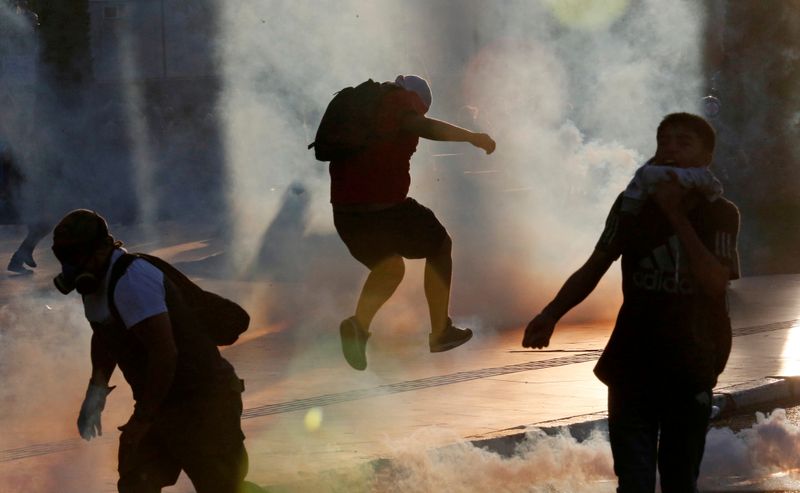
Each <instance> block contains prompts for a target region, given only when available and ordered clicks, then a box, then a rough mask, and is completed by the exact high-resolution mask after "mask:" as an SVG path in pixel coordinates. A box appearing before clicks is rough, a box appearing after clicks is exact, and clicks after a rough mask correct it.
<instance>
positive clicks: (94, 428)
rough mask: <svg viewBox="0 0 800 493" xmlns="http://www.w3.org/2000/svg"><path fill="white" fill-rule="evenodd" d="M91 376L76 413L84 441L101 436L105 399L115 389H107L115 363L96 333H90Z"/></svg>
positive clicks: (79, 431) (79, 430)
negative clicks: (101, 416) (79, 408)
mask: <svg viewBox="0 0 800 493" xmlns="http://www.w3.org/2000/svg"><path fill="white" fill-rule="evenodd" d="M90 353H91V358H92V376H91V377H90V379H89V386H88V387H87V388H86V396H85V397H84V398H83V403H82V404H81V410H80V412H79V413H78V433H79V434H80V435H81V438H83V439H84V440H86V441H89V440H91V439H92V438H94V437H95V436H101V435H102V434H103V425H102V421H101V418H100V415H101V414H102V412H103V409H105V406H106V397H107V396H108V394H110V393H111V391H112V390H114V388H115V387H109V386H108V381H109V379H110V378H111V374H112V373H113V372H114V368H115V367H116V366H117V362H116V360H115V359H114V357H113V356H112V355H111V353H110V352H109V351H108V349H107V348H106V346H105V345H104V344H103V341H102V338H101V337H100V336H99V335H98V334H97V332H93V333H92V342H91V349H90Z"/></svg>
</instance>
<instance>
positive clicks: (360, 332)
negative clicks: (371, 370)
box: [339, 317, 370, 370]
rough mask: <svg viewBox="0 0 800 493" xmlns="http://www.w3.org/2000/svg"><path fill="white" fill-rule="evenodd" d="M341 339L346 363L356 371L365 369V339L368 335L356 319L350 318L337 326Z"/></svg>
mask: <svg viewBox="0 0 800 493" xmlns="http://www.w3.org/2000/svg"><path fill="white" fill-rule="evenodd" d="M339 335H341V337H342V353H343V354H344V359H346V360H347V363H348V364H349V365H350V366H352V367H353V368H354V369H356V370H363V369H365V368H366V367H367V339H369V336H370V333H369V331H368V330H366V329H364V328H363V327H361V325H360V324H359V323H358V320H356V317H350V318H347V319H345V320H343V321H342V323H341V325H339Z"/></svg>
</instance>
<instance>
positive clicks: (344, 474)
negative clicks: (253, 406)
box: [268, 376, 800, 493]
mask: <svg viewBox="0 0 800 493" xmlns="http://www.w3.org/2000/svg"><path fill="white" fill-rule="evenodd" d="M779 403H780V404H782V405H787V403H790V404H789V405H794V403H800V376H797V377H779V376H771V377H765V378H761V379H758V380H751V381H748V382H744V383H739V384H735V385H731V386H728V387H722V388H719V389H716V390H715V392H714V396H713V400H712V405H713V406H716V407H717V408H718V409H719V411H715V415H714V417H713V418H712V420H711V422H712V423H714V422H716V421H720V420H723V419H725V418H727V417H730V416H732V415H734V414H736V413H739V412H746V411H749V410H753V411H755V410H758V408H761V409H762V410H763V408H764V407H765V406H768V405H770V404H779ZM534 429H538V430H542V431H543V432H544V433H546V434H548V435H551V436H554V435H558V434H561V433H565V432H566V433H569V434H570V435H571V436H572V437H573V438H574V439H575V440H577V441H578V442H582V441H584V440H586V439H587V438H589V436H590V435H591V434H592V433H595V432H598V431H599V432H600V433H608V413H607V412H606V411H602V412H597V413H590V414H582V415H578V416H572V417H568V418H562V419H556V420H550V421H542V422H539V423H533V424H530V425H522V426H515V427H513V428H506V429H504V430H498V431H496V432H493V433H491V434H490V435H489V436H486V435H484V436H483V437H467V439H466V440H467V441H468V442H469V443H471V444H472V445H473V446H474V447H477V448H481V449H485V450H487V451H489V452H494V453H496V454H499V455H501V456H503V457H511V456H513V455H514V454H515V453H516V451H517V447H518V446H519V445H520V444H521V443H522V442H524V441H525V440H527V438H528V433H529V432H530V431H532V430H534ZM457 446H459V445H458V444H451V445H443V446H441V447H436V448H434V449H432V450H431V452H434V451H436V450H445V449H448V448H450V447H457ZM393 463H394V460H393V459H391V458H380V459H373V460H370V461H367V462H365V463H363V464H361V465H359V466H355V467H351V468H345V469H338V470H329V471H323V472H321V473H320V474H318V475H316V476H317V479H318V480H319V479H323V481H324V480H325V479H330V481H329V483H330V484H335V483H336V482H338V480H341V479H342V478H350V479H352V478H362V479H363V478H368V477H370V476H372V475H374V474H376V473H379V472H381V471H385V470H389V469H391V468H392V466H393ZM309 484H314V482H313V480H312V481H311V482H310V483H309ZM305 486H306V485H305V484H304V481H302V480H301V481H297V482H292V483H290V484H275V485H271V486H269V489H268V491H270V492H273V493H284V492H287V493H288V492H296V491H313V490H312V489H308V488H307V487H305ZM337 491H338V490H337ZM342 491H345V490H342Z"/></svg>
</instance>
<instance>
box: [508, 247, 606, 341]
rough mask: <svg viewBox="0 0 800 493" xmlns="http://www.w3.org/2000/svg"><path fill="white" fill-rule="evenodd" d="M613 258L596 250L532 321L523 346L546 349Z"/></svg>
mask: <svg viewBox="0 0 800 493" xmlns="http://www.w3.org/2000/svg"><path fill="white" fill-rule="evenodd" d="M616 258H617V255H616V254H613V253H610V252H608V251H604V250H598V249H595V250H594V252H592V255H591V256H590V257H589V259H588V260H587V261H586V262H585V263H584V264H583V265H582V266H581V267H580V268H579V269H578V270H577V271H575V272H574V273H573V274H572V275H571V276H569V278H568V279H567V281H566V282H565V283H564V285H563V286H562V287H561V289H560V290H559V291H558V294H556V297H555V298H554V299H553V301H551V302H550V303H548V305H547V306H546V307H545V308H544V309H543V310H542V311H541V313H539V314H538V315H536V317H534V318H533V320H531V322H530V323H529V324H528V326H527V327H526V328H525V335H524V336H523V338H522V346H523V347H529V348H537V349H538V348H543V347H547V346H548V345H549V344H550V336H552V335H553V331H554V330H555V326H556V323H558V321H559V320H560V319H561V317H563V316H564V315H565V314H566V313H567V312H568V311H570V310H571V309H572V308H573V307H575V306H576V305H578V304H579V303H580V302H582V301H583V300H585V299H586V297H587V296H589V294H591V292H592V291H594V288H595V287H597V283H599V282H600V279H602V278H603V275H604V274H605V273H606V272H607V271H608V268H609V267H611V264H612V263H614V260H616Z"/></svg>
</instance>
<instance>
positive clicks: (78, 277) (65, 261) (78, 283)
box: [53, 247, 100, 295]
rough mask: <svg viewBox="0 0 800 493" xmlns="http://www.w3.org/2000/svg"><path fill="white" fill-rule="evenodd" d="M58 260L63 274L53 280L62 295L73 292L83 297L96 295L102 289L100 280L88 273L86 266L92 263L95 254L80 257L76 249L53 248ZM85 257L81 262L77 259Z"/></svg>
mask: <svg viewBox="0 0 800 493" xmlns="http://www.w3.org/2000/svg"><path fill="white" fill-rule="evenodd" d="M53 253H55V255H56V258H57V259H58V260H59V262H61V274H59V275H57V276H56V277H55V278H54V279H53V284H55V286H56V289H58V290H59V291H60V292H61V294H65V295H66V294H69V293H71V292H72V290H76V291H78V293H80V294H82V295H87V294H91V293H94V292H95V291H97V290H98V289H99V288H100V279H98V277H97V276H96V275H95V274H93V273H91V272H89V271H87V270H86V266H87V264H88V263H89V262H90V261H91V259H92V256H93V253H89V254H84V255H79V254H78V252H77V251H76V249H75V248H74V247H73V248H72V249H68V248H56V247H54V248H53ZM81 256H82V257H83V258H82V259H81V260H80V261H78V262H75V259H77V258H80V257H81Z"/></svg>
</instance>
